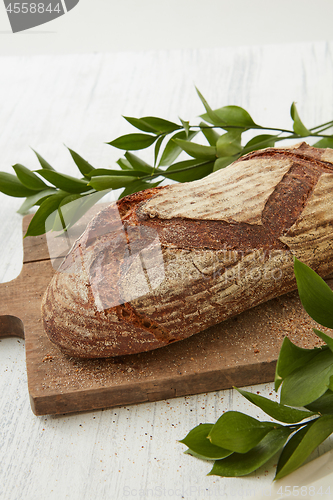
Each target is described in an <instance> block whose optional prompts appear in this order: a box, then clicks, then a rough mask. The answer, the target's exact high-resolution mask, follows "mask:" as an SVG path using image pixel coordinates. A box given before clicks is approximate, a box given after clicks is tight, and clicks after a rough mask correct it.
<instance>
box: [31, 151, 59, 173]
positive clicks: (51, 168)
mask: <svg viewBox="0 0 333 500" xmlns="http://www.w3.org/2000/svg"><path fill="white" fill-rule="evenodd" d="M31 149H32V148H31ZM32 150H33V152H34V153H35V155H36V156H37V158H38V161H39V163H40V164H41V166H42V168H43V169H44V170H54V168H53V167H51V165H50V164H49V163H48V162H47V161H46V160H44V158H43V157H42V156H41V155H40V154H39V153H37V151H35V150H34V149H32Z"/></svg>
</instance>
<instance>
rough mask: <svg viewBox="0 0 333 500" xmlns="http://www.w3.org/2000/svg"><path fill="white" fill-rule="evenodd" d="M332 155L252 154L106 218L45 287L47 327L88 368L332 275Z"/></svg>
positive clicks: (127, 201) (151, 193)
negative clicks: (300, 279) (307, 275)
mask: <svg viewBox="0 0 333 500" xmlns="http://www.w3.org/2000/svg"><path fill="white" fill-rule="evenodd" d="M332 207H333V150H331V149H316V148H313V147H310V146H308V145H307V144H305V143H302V144H300V145H297V146H295V147H293V148H290V149H279V148H268V149H265V150H261V151H256V152H252V153H250V154H248V155H246V156H244V157H242V158H240V159H239V160H237V161H236V162H235V163H233V164H232V165H229V166H228V167H227V168H225V169H222V170H219V171H217V172H214V173H212V174H211V175H209V176H208V177H206V178H204V179H201V180H198V181H194V182H189V183H184V184H173V185H170V186H165V187H162V188H161V187H160V188H155V189H148V190H146V191H142V192H140V193H136V194H133V195H130V196H127V197H125V198H123V199H122V200H120V201H118V202H117V203H114V204H112V205H110V206H109V207H107V208H106V209H103V210H102V211H101V212H100V213H98V215H97V216H96V217H95V218H94V219H93V220H92V221H91V222H90V223H89V224H88V226H87V229H86V230H85V232H84V233H83V235H82V236H81V237H80V238H79V239H78V240H77V241H76V242H75V244H74V246H73V247H72V249H71V251H70V252H69V254H68V255H67V257H66V258H65V259H64V261H63V262H62V264H61V266H60V268H59V269H58V271H57V272H56V273H55V275H54V277H53V279H52V281H51V283H50V285H49V286H48V288H47V290H46V293H45V296H44V298H43V303H42V318H43V322H44V328H45V331H46V333H47V335H48V336H49V338H50V339H51V341H52V342H53V343H55V344H56V345H58V347H59V348H60V349H61V351H62V352H64V353H65V354H68V355H70V356H74V357H80V358H96V357H109V356H118V355H124V354H131V353H138V352H142V351H148V350H151V349H156V348H160V347H163V346H166V345H168V344H170V343H172V342H176V341H180V340H182V339H185V338H186V337H189V336H191V335H193V334H196V333H198V332H200V331H203V330H204V329H206V328H208V327H209V326H211V325H214V324H217V323H219V322H221V321H223V320H225V319H226V318H229V317H231V316H233V315H236V314H239V313H240V312H242V311H244V310H246V309H249V308H251V307H253V306H256V305H257V304H260V303H262V302H264V301H267V300H269V299H271V298H273V297H277V296H279V295H281V294H284V293H286V292H288V291H290V290H292V289H295V288H296V282H295V278H294V272H293V255H295V256H296V257H297V258H299V259H300V260H301V261H302V262H304V263H305V264H307V265H309V266H310V267H312V268H313V269H314V270H315V271H316V272H317V273H319V274H320V275H321V276H323V277H324V276H326V275H328V274H330V273H332V271H333V232H332V226H333V209H332Z"/></svg>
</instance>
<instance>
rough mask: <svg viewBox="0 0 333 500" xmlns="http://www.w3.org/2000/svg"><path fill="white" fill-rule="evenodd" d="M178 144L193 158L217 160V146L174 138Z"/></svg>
mask: <svg viewBox="0 0 333 500" xmlns="http://www.w3.org/2000/svg"><path fill="white" fill-rule="evenodd" d="M174 141H175V143H176V144H177V146H179V147H180V148H181V149H182V150H183V151H185V152H186V153H187V154H188V155H190V156H192V157H193V158H199V159H202V160H216V148H215V147H214V146H201V144H196V143H193V142H189V141H184V140H182V139H174Z"/></svg>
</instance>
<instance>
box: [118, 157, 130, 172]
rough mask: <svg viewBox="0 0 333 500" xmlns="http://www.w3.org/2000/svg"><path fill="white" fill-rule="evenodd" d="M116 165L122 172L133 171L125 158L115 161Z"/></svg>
mask: <svg viewBox="0 0 333 500" xmlns="http://www.w3.org/2000/svg"><path fill="white" fill-rule="evenodd" d="M116 163H117V164H118V165H119V167H120V168H121V169H122V170H133V167H132V165H131V164H130V162H129V161H128V160H126V158H119V160H118V161H116Z"/></svg>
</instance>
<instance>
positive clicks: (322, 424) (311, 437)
mask: <svg viewBox="0 0 333 500" xmlns="http://www.w3.org/2000/svg"><path fill="white" fill-rule="evenodd" d="M306 427H308V429H307V430H306V431H303V433H302V435H301V436H300V437H301V439H300V440H299V438H300V437H298V439H297V438H296V439H295V441H296V442H295V443H290V441H292V439H293V438H294V436H293V437H292V438H291V439H290V441H289V443H287V445H286V447H285V449H284V450H283V452H282V453H281V457H280V460H279V463H278V466H277V473H276V476H275V478H274V479H281V478H282V477H285V476H286V475H287V474H290V473H291V472H293V471H294V470H296V469H298V467H300V466H301V465H302V464H303V463H304V461H305V460H306V459H307V458H308V456H309V455H310V454H311V453H312V452H313V451H314V450H315V449H316V448H317V446H318V445H320V444H321V443H322V442H323V441H324V440H325V439H326V438H327V437H328V436H329V435H330V434H331V433H332V432H333V416H332V415H323V416H322V417H320V418H318V419H317V420H315V421H314V422H313V423H310V424H308V425H307V426H306ZM299 432H300V431H299ZM297 434H298V433H296V435H297ZM288 445H289V446H288ZM295 445H296V446H295ZM293 448H294V449H293Z"/></svg>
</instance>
